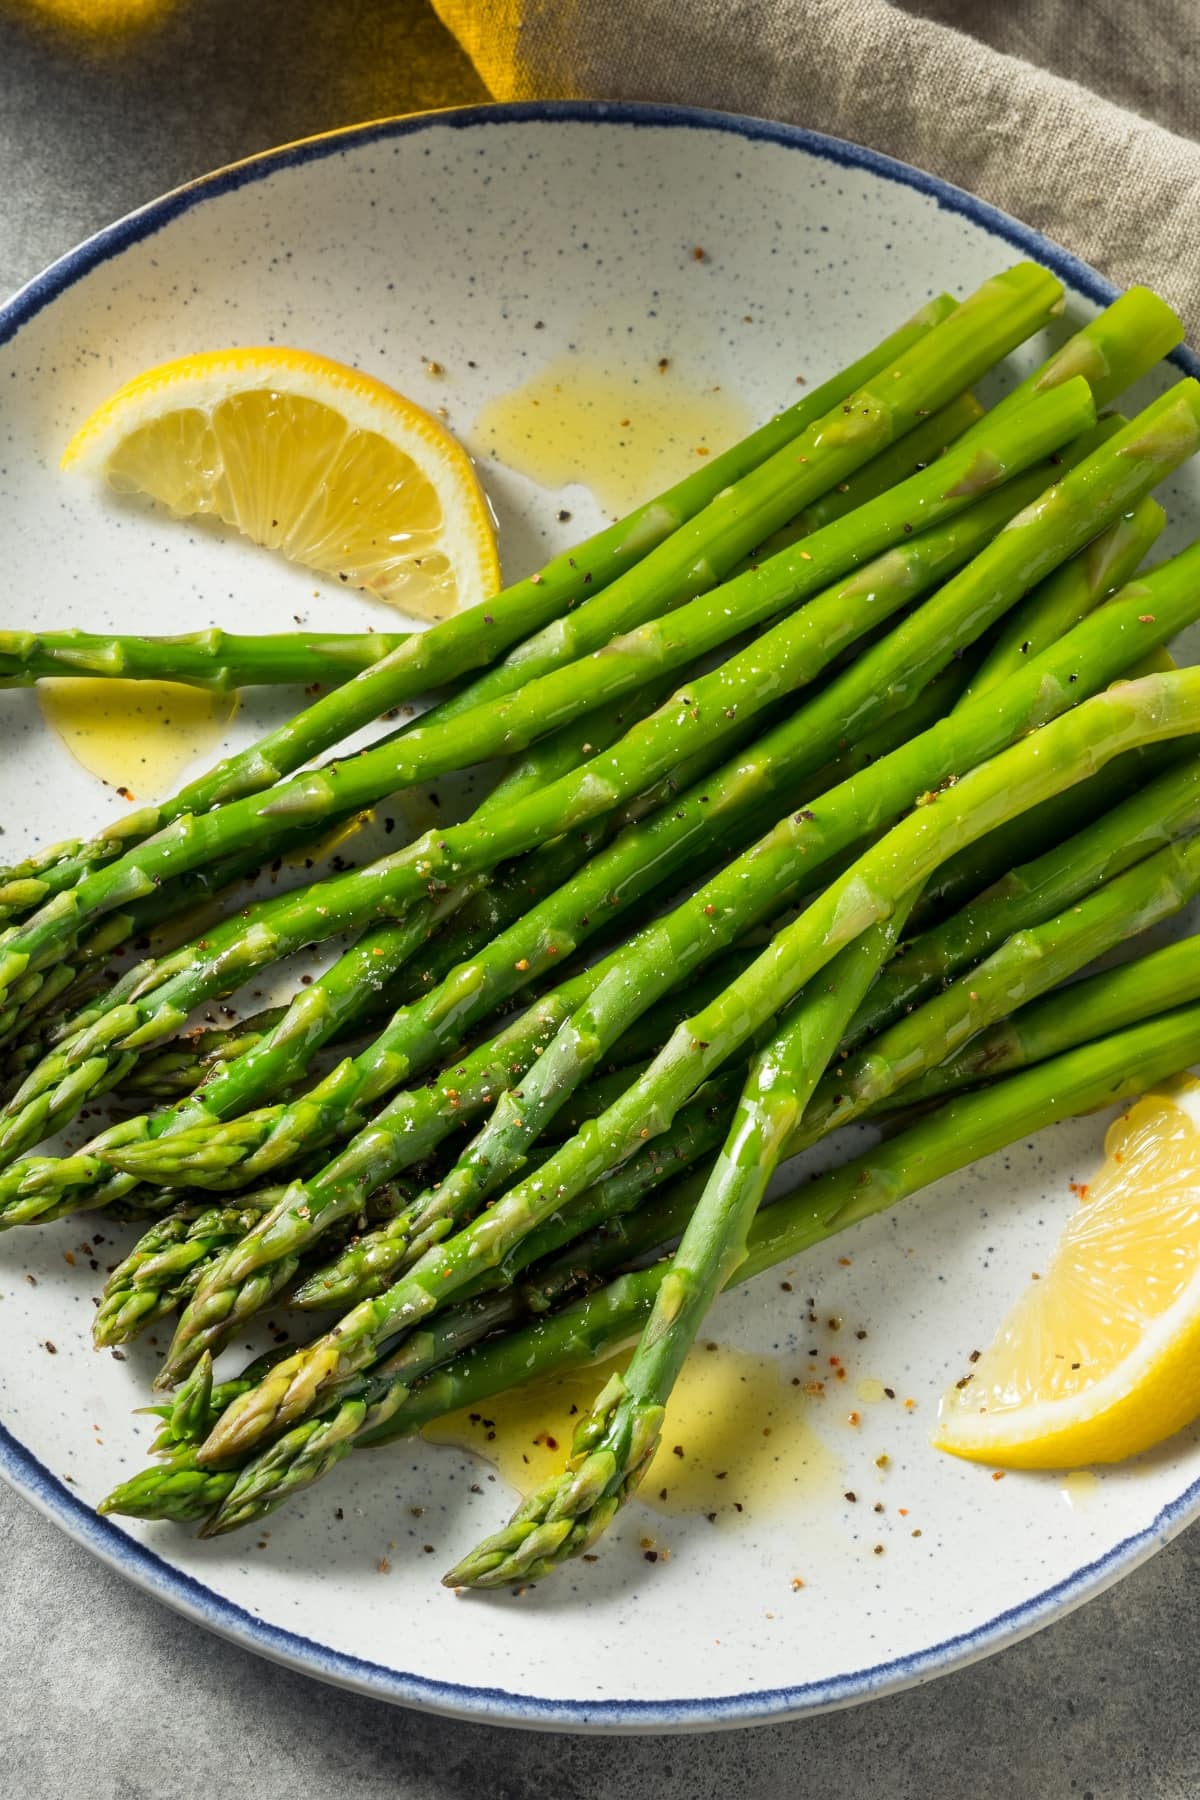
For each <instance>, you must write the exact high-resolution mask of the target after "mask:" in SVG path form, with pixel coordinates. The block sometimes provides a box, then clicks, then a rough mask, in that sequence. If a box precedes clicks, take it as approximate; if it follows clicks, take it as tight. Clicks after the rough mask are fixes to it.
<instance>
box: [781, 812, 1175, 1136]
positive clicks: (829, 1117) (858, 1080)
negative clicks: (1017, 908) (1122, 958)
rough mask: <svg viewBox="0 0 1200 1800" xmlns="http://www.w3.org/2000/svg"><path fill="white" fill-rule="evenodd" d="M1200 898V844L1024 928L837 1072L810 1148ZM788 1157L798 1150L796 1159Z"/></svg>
mask: <svg viewBox="0 0 1200 1800" xmlns="http://www.w3.org/2000/svg"><path fill="white" fill-rule="evenodd" d="M1197 893H1200V838H1192V839H1190V840H1189V841H1188V842H1187V843H1184V844H1168V845H1166V846H1165V848H1163V849H1162V850H1159V851H1157V852H1156V853H1155V854H1154V855H1153V856H1149V857H1147V858H1146V859H1145V861H1144V862H1140V863H1137V864H1135V866H1134V867H1133V868H1131V869H1127V870H1126V871H1125V872H1124V874H1121V875H1116V876H1114V877H1113V879H1112V880H1111V881H1108V882H1106V883H1105V884H1104V885H1103V886H1102V887H1098V888H1097V889H1096V890H1095V892H1094V893H1091V894H1088V895H1087V896H1086V898H1084V899H1082V900H1080V901H1078V902H1077V903H1076V904H1074V905H1072V906H1069V907H1068V908H1067V909H1066V910H1065V911H1063V912H1060V913H1058V914H1057V915H1055V916H1052V917H1049V918H1046V919H1044V921H1043V922H1042V923H1041V924H1038V925H1034V926H1029V927H1025V928H1024V929H1021V930H1018V931H1016V932H1014V933H1013V935H1012V936H1011V937H1009V938H1007V939H1005V941H1004V942H1003V943H1001V944H1000V946H999V948H998V949H996V950H993V951H992V953H991V955H990V956H988V957H987V958H986V959H985V960H984V961H983V962H981V963H979V964H978V966H977V967H975V968H973V969H970V970H968V972H967V973H966V974H965V975H962V976H960V977H959V979H958V980H957V981H956V982H954V983H952V984H951V986H949V987H948V988H946V989H945V990H944V991H943V992H941V993H939V994H936V995H935V996H934V997H933V999H931V1000H928V1001H927V1002H926V1003H925V1005H924V1006H922V1007H920V1008H919V1009H918V1011H916V1012H914V1013H910V1014H908V1015H907V1016H906V1017H901V1018H899V1019H897V1021H896V1022H895V1024H893V1025H892V1026H890V1028H889V1029H888V1030H886V1031H883V1032H881V1033H880V1034H879V1036H878V1037H873V1038H871V1039H870V1040H869V1042H868V1043H866V1044H865V1045H864V1046H863V1048H862V1049H861V1050H859V1051H857V1052H855V1053H854V1054H853V1055H851V1056H850V1057H849V1058H848V1059H847V1060H846V1061H845V1062H844V1063H842V1064H840V1065H839V1066H838V1067H837V1068H836V1069H835V1070H831V1071H830V1073H829V1074H828V1075H827V1076H826V1078H825V1080H824V1081H822V1082H821V1084H820V1086H819V1087H818V1089H817V1092H816V1093H815V1094H814V1095H813V1098H812V1102H811V1104H810V1106H809V1109H808V1113H807V1115H806V1117H805V1121H804V1128H803V1130H802V1132H801V1133H800V1134H799V1136H798V1137H797V1138H796V1140H795V1141H794V1143H793V1145H792V1150H800V1149H803V1148H804V1147H805V1146H806V1145H808V1144H810V1143H815V1142H816V1141H817V1139H818V1138H821V1137H824V1136H825V1135H826V1134H827V1133H828V1132H831V1131H836V1130H838V1129H839V1127H840V1126H842V1125H847V1124H849V1123H850V1121H851V1120H852V1119H857V1118H861V1117H862V1115H863V1114H864V1113H867V1112H871V1111H874V1109H875V1108H876V1107H878V1106H881V1105H885V1104H886V1103H887V1102H888V1101H889V1100H890V1099H891V1098H892V1096H893V1095H895V1094H896V1093H897V1092H899V1094H900V1095H901V1096H902V1097H905V1098H907V1097H909V1096H908V1083H909V1082H910V1081H913V1080H915V1079H916V1077H917V1076H919V1075H922V1074H924V1073H925V1072H926V1071H927V1070H930V1069H933V1068H935V1067H936V1065H937V1064H939V1063H942V1062H944V1061H945V1059H946V1058H947V1057H950V1056H953V1055H954V1053H955V1052H956V1051H958V1050H960V1049H961V1048H962V1047H963V1045H964V1044H966V1043H967V1042H968V1040H969V1039H971V1038H973V1037H974V1036H975V1035H976V1033H977V1032H979V1031H982V1030H983V1029H984V1028H985V1027H986V1026H988V1025H992V1024H994V1023H995V1022H996V1021H997V1020H998V1019H1002V1018H1004V1016H1005V1014H1006V1013H1008V1012H1010V1011H1012V1010H1013V1008H1014V1007H1019V1006H1021V1005H1023V1004H1024V1003H1025V1002H1026V1001H1029V1000H1032V999H1033V998H1034V996H1035V995H1037V994H1042V993H1045V991H1046V990H1047V989H1048V988H1051V987H1054V986H1055V985H1056V984H1057V983H1058V982H1060V981H1065V980H1066V979H1067V978H1068V977H1069V976H1071V975H1074V974H1076V973H1077V972H1078V971H1079V970H1080V969H1081V968H1083V966H1084V964H1085V963H1089V962H1091V961H1093V960H1094V959H1095V958H1096V957H1098V956H1102V955H1103V954H1104V953H1105V952H1106V951H1108V950H1111V949H1113V948H1114V947H1115V946H1116V945H1118V944H1120V943H1122V942H1123V941H1124V940H1125V939H1126V938H1127V937H1130V936H1133V935H1135V934H1136V933H1138V932H1141V931H1147V930H1149V928H1150V927H1151V926H1152V925H1155V924H1158V923H1159V922H1160V921H1161V920H1163V919H1169V918H1172V917H1173V916H1174V915H1175V914H1176V913H1177V912H1178V911H1179V910H1180V908H1181V907H1183V906H1186V905H1187V903H1188V902H1189V900H1192V899H1194V898H1195V896H1196V894H1197ZM789 1153H790V1152H789Z"/></svg>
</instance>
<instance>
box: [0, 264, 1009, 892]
mask: <svg viewBox="0 0 1200 1800" xmlns="http://www.w3.org/2000/svg"><path fill="white" fill-rule="evenodd" d="M1024 285H1025V283H1024V282H1023V280H1022V279H1021V278H1018V286H1024ZM960 311H961V309H960V308H957V307H956V308H953V309H952V310H951V311H949V312H947V311H946V310H945V309H944V308H943V307H942V306H941V304H940V303H938V302H935V303H934V312H935V313H936V315H937V318H938V320H942V321H944V320H946V319H949V318H950V317H957V316H958V315H959V313H960ZM983 311H984V313H985V314H987V313H988V312H989V311H990V308H989V307H988V305H987V303H986V301H985V302H984V303H983ZM961 329H962V328H961V324H960V326H959V327H958V332H957V334H952V335H960V334H961ZM929 332H930V323H929V320H928V319H927V318H921V319H919V320H914V321H913V322H912V327H911V330H910V329H909V328H907V327H902V328H901V332H900V333H899V334H898V337H899V338H900V340H901V349H899V350H894V351H893V354H894V356H903V355H904V354H905V353H906V352H907V351H908V350H909V349H911V348H914V347H915V346H916V345H917V344H919V342H920V341H921V339H922V338H923V337H924V336H927V335H929ZM943 341H944V340H943ZM890 342H891V341H890V340H889V344H890ZM865 360H866V361H869V362H870V363H871V364H872V370H871V376H870V377H869V378H868V380H870V379H876V378H877V377H878V375H879V374H880V373H881V372H883V371H884V370H886V369H890V368H892V367H894V366H895V363H894V361H893V358H892V357H889V358H888V359H887V361H886V362H885V363H876V362H875V361H874V358H873V357H870V358H868V359H865ZM844 373H845V375H846V376H848V375H850V374H851V373H852V371H845V372H844ZM859 385H860V384H859V381H857V380H855V381H845V382H844V381H843V379H842V378H835V380H834V381H833V382H832V383H829V384H826V385H825V387H823V388H821V389H819V390H817V391H816V393H815V394H814V395H811V396H808V397H807V399H806V400H805V401H803V402H801V403H800V405H799V406H798V407H795V408H791V409H789V412H788V413H786V414H783V415H780V416H779V417H778V418H777V419H775V420H773V421H771V423H770V424H768V425H767V426H765V427H763V428H762V430H761V431H760V432H756V433H754V434H752V436H751V438H750V439H748V440H747V441H746V444H745V445H744V446H742V447H739V448H738V449H735V450H734V451H732V452H727V453H725V455H724V456H722V457H717V458H714V459H713V461H712V464H710V465H709V466H707V467H706V468H705V469H704V470H702V471H697V472H695V473H694V474H693V475H692V476H689V477H688V478H687V480H686V481H685V482H683V483H679V484H677V486H676V487H675V488H672V489H671V490H669V491H668V493H667V494H666V495H663V496H661V497H660V498H659V499H658V500H657V501H652V502H650V503H649V504H648V505H647V506H644V507H641V508H639V509H637V511H635V512H634V513H632V514H630V515H629V517H628V518H627V519H625V520H623V521H621V522H620V523H619V524H618V525H616V526H613V527H610V528H609V530H608V531H607V532H601V533H600V534H598V536H596V537H594V538H592V539H590V540H589V541H588V542H587V543H586V544H584V545H582V546H580V547H579V549H577V550H576V551H575V552H574V553H573V554H571V555H564V556H560V557H557V558H555V559H554V560H553V561H552V562H551V563H550V564H549V565H548V566H547V567H546V568H544V569H543V570H542V571H541V572H540V573H539V574H535V575H533V576H531V577H529V578H528V579H527V580H526V581H524V582H520V583H518V584H517V585H516V586H515V587H513V588H510V589H508V590H507V591H506V592H505V593H504V594H503V595H501V596H500V597H499V598H498V600H497V601H496V602H495V603H494V604H493V605H492V606H490V607H489V610H488V611H487V612H484V611H483V609H482V608H481V607H480V608H475V609H473V610H472V611H471V612H469V613H466V614H459V615H458V617H457V618H455V619H451V620H447V621H444V622H443V623H442V624H441V625H440V626H438V627H436V628H435V629H434V630H433V631H431V632H427V633H424V634H422V635H421V636H419V637H414V638H411V639H410V640H409V642H408V643H407V644H405V645H404V646H403V648H402V649H400V650H398V651H395V652H393V654H392V656H391V657H389V658H388V659H386V660H385V662H384V663H383V664H381V665H377V666H376V668H375V669H373V670H369V671H366V672H364V674H363V675H361V676H358V677H356V678H355V679H354V680H353V681H351V682H348V683H347V684H346V685H345V686H344V687H343V688H341V689H339V690H338V691H337V692H336V693H334V694H332V695H327V696H326V697H325V698H324V699H323V700H321V701H318V702H317V703H316V705H315V706H312V707H309V708H308V709H307V710H306V711H305V712H304V713H302V714H300V715H299V716H298V717H297V718H295V719H293V720H292V721H290V723H289V724H288V725H286V726H284V727H282V728H281V729H280V730H278V731H276V732H273V733H272V734H270V736H269V737H268V738H266V739H264V740H263V741H262V743H261V744H259V745H258V746H255V747H254V749H253V750H252V751H251V752H250V753H248V754H243V755H241V756H238V757H234V758H231V759H228V760H227V761H226V762H224V763H221V764H218V765H217V767H216V768H215V769H213V770H212V771H210V773H209V774H208V775H206V776H204V777H201V779H200V780H199V781H198V782H193V783H191V784H190V786H189V787H188V788H186V789H184V790H183V792H182V793H181V794H180V795H177V796H176V798H175V799H174V800H173V801H171V802H169V803H168V804H167V806H166V807H165V808H164V807H158V808H143V809H142V810H141V811H140V812H138V813H135V814H133V815H131V816H130V817H128V818H127V819H126V820H124V821H123V822H122V824H121V825H120V826H119V827H118V828H117V831H116V832H113V831H112V830H110V831H109V832H107V833H105V834H103V835H102V836H101V837H99V838H97V839H94V840H92V842H91V843H90V844H87V845H83V846H79V845H75V846H66V847H65V848H66V849H67V851H68V854H67V856H66V858H65V859H64V858H58V859H56V860H55V861H54V863H53V867H52V868H48V869H46V871H45V879H46V881H47V893H50V892H60V891H63V890H64V889H65V888H69V887H71V886H73V885H74V884H75V883H76V882H77V881H79V880H80V879H81V878H82V877H83V876H84V875H85V874H86V872H87V870H88V868H89V867H94V866H95V865H97V864H98V863H103V862H105V861H107V860H108V859H109V858H110V857H111V856H112V855H113V853H114V851H116V852H119V851H120V850H121V848H122V847H123V846H127V845H129V844H130V843H140V842H141V841H143V840H144V839H145V838H146V837H147V836H148V835H150V834H151V833H152V832H155V831H158V830H160V829H161V828H162V827H164V826H165V825H166V824H167V823H168V822H169V821H170V820H172V819H177V818H183V817H186V816H188V815H191V814H197V813H201V812H205V811H207V810H208V809H209V808H210V807H212V806H214V805H218V804H225V803H228V802H229V801H230V800H232V799H234V798H235V797H237V796H239V795H247V794H251V793H258V792H261V791H262V789H263V788H264V787H268V786H270V784H271V783H272V782H273V781H276V780H277V779H279V778H280V777H281V776H283V775H285V774H287V773H290V772H291V770H293V769H296V768H299V767H300V766H302V765H303V764H304V763H305V762H307V761H309V760H311V759H312V758H313V757H314V756H316V755H318V754H320V753H321V752H322V751H323V750H325V749H328V748H329V747H330V746H331V745H333V744H335V743H337V742H338V740H339V739H341V738H344V737H345V736H347V735H348V734H349V732H350V731H351V730H356V729H358V728H359V727H360V726H362V725H365V724H368V723H369V722H370V721H371V719H372V718H374V717H377V716H378V715H379V714H380V713H382V712H385V711H387V710H388V709H389V708H391V707H394V706H395V705H396V704H397V703H398V702H400V701H402V700H406V699H408V698H410V697H412V696H413V695H415V694H419V693H421V692H423V691H425V690H426V689H428V688H429V687H432V686H437V685H441V684H442V683H443V682H445V681H447V680H452V679H454V678H455V677H456V676H457V675H460V674H462V673H465V672H467V671H469V670H470V669H472V668H479V667H480V665H487V664H491V665H492V666H491V668H490V669H489V670H488V672H487V673H486V674H484V675H482V676H480V677H477V679H476V680H475V681H473V682H471V683H470V684H469V685H468V687H467V688H466V690H465V694H459V695H458V696H456V697H455V698H454V699H453V700H451V701H449V702H448V703H443V705H442V706H441V707H440V708H438V709H437V712H438V716H440V717H441V718H442V719H446V718H449V717H452V716H454V715H455V714H456V713H457V712H459V711H462V710H465V709H466V708H469V707H470V706H471V705H473V704H476V703H478V702H480V701H483V700H485V699H494V698H495V697H496V696H497V695H500V694H503V693H507V692H512V691H513V690H515V689H516V688H518V687H520V686H521V684H522V683H523V682H525V681H527V680H529V679H531V678H533V677H535V676H537V675H540V674H543V673H545V672H546V670H547V669H550V668H554V667H557V666H559V665H560V664H562V663H565V662H570V661H572V660H574V659H575V658H576V657H578V656H579V655H580V654H585V653H586V652H587V651H588V650H589V649H593V648H597V647H598V646H599V645H600V644H602V643H604V642H605V641H607V640H608V638H610V637H611V636H612V635H613V634H614V633H615V632H620V631H623V630H628V629H629V628H630V627H631V626H634V625H637V624H639V623H641V622H642V621H644V620H645V619H646V618H648V617H652V616H654V614H655V613H658V612H660V611H662V610H664V609H666V608H668V607H669V606H670V605H672V604H675V603H677V602H678V600H679V599H680V598H685V597H687V596H689V595H692V594H695V593H697V592H702V591H703V590H704V589H705V588H706V587H708V586H711V585H712V584H713V582H714V581H717V580H719V579H720V578H721V576H722V575H723V574H725V573H726V572H728V570H729V569H730V568H731V567H732V566H733V565H734V564H735V563H736V562H737V560H738V558H739V556H740V555H742V554H743V553H744V552H745V551H747V550H748V549H749V548H750V547H751V546H750V543H749V541H744V536H743V525H744V518H745V515H746V513H747V511H749V512H750V513H753V512H754V511H755V509H756V508H757V507H758V506H759V505H760V504H765V505H766V509H767V513H768V515H770V516H772V517H775V516H776V509H777V508H778V509H779V511H778V522H779V523H782V522H783V519H785V518H786V517H788V516H790V514H791V512H793V511H794V510H795V507H796V506H797V505H801V504H803V503H804V501H805V500H806V499H809V498H812V497H815V495H817V494H819V493H820V492H821V491H822V490H823V488H824V486H826V485H828V483H826V482H824V481H823V480H822V479H821V476H820V473H819V471H818V470H817V469H815V468H814V469H812V470H810V471H808V473H809V475H810V479H809V481H808V482H807V484H803V485H802V491H801V492H800V493H799V494H798V495H796V496H795V497H794V499H793V500H792V503H791V504H789V503H788V496H789V482H790V481H791V479H792V477H793V476H794V472H795V471H794V469H792V468H789V467H788V466H787V465H788V464H789V463H790V461H791V458H792V456H793V455H794V451H793V450H792V446H793V445H800V444H801V443H804V444H807V442H808V439H809V437H810V436H811V435H812V434H813V431H814V428H815V427H816V426H817V425H819V423H820V422H821V419H822V418H823V417H824V416H826V415H827V413H828V411H829V409H830V408H832V407H834V406H835V405H837V404H839V403H841V402H844V401H846V400H847V398H848V397H849V394H850V392H851V391H852V390H857V389H858V387H859ZM869 453H870V452H869V450H868V451H867V452H866V454H865V455H864V456H863V457H861V458H859V459H858V460H859V461H865V460H867V457H868V456H869ZM811 460H813V459H811V458H810V461H811ZM722 465H723V466H722ZM839 472H841V473H844V472H845V471H839ZM831 479H836V472H835V473H834V474H833V475H832V476H831ZM599 589H605V590H612V591H606V592H605V593H603V595H600V594H599V593H598V592H597V590H599ZM590 595H594V596H596V597H595V598H594V599H590V600H589V596H590ZM581 599H584V600H589V604H587V605H586V606H584V607H582V608H581V609H580V611H579V612H578V613H574V614H572V611H571V609H572V608H573V607H575V606H578V603H579V601H580V600H581ZM568 615H570V616H568ZM530 633H532V634H533V635H532V636H530V635H529V634H530ZM522 639H524V640H525V641H524V642H523V643H522V642H521V640H522ZM514 647H515V648H514ZM505 652H510V654H508V655H507V656H505V654H504V653H505ZM498 658H503V660H502V661H498V660H497V659H498ZM114 839H115V840H116V841H114ZM49 860H50V859H49V858H43V859H42V862H43V863H45V862H47V861H49ZM25 872H28V871H25ZM32 872H33V873H36V874H40V873H41V870H40V869H39V868H37V867H36V866H35V867H34V868H33V870H32ZM3 899H4V895H3V891H2V890H0V903H2V902H3Z"/></svg>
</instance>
